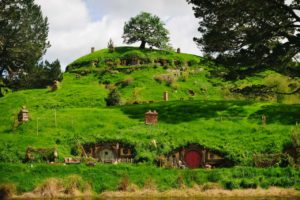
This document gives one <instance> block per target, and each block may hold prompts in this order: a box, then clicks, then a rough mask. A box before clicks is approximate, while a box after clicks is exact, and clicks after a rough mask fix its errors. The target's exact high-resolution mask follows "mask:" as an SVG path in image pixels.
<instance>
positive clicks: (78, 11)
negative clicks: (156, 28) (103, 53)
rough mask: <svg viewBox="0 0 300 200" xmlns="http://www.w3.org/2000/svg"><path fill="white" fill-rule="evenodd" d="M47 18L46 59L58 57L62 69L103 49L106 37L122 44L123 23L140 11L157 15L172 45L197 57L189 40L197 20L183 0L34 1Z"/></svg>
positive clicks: (193, 44) (194, 48)
mask: <svg viewBox="0 0 300 200" xmlns="http://www.w3.org/2000/svg"><path fill="white" fill-rule="evenodd" d="M36 3H37V4H39V5H41V7H42V11H43V14H44V15H45V16H47V17H48V19H49V25H50V31H49V40H50V43H51V48H50V49H48V51H47V54H46V56H45V57H46V59H48V60H50V61H52V60H54V59H56V58H58V59H59V60H60V61H61V63H62V65H63V67H65V66H66V65H67V64H69V63H70V62H72V61H73V60H75V59H76V58H78V57H80V56H83V55H85V54H87V53H89V51H90V48H91V47H92V46H94V47H96V49H102V48H105V47H106V45H107V42H108V40H109V38H112V39H113V41H114V42H115V44H116V45H118V46H120V45H124V44H123V43H122V38H121V36H122V31H123V25H124V22H125V21H127V20H128V19H129V18H130V17H133V16H135V15H136V14H138V13H139V12H141V11H147V12H151V13H154V14H156V15H158V16H159V17H160V18H161V19H162V20H164V21H165V22H166V25H167V28H168V29H169V30H170V37H171V43H172V45H173V46H174V47H175V48H177V47H180V48H181V50H182V51H183V52H188V53H194V54H199V53H200V52H199V50H198V49H197V47H196V44H195V43H194V42H193V40H192V38H193V37H194V36H197V35H198V32H197V26H198V23H197V19H195V17H194V15H193V11H192V9H191V6H190V5H188V4H187V3H186V1H185V0H152V1H149V0H109V1H107V0H36Z"/></svg>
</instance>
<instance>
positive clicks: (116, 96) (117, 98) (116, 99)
mask: <svg viewBox="0 0 300 200" xmlns="http://www.w3.org/2000/svg"><path fill="white" fill-rule="evenodd" d="M105 101H106V105H107V106H115V105H120V103H121V94H120V93H119V92H118V91H117V90H116V89H114V90H112V91H111V92H110V93H109V94H108V97H107V98H105Z"/></svg>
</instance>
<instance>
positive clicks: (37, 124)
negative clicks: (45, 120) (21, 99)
mask: <svg viewBox="0 0 300 200" xmlns="http://www.w3.org/2000/svg"><path fill="white" fill-rule="evenodd" d="M36 135H37V136H39V118H37V119H36Z"/></svg>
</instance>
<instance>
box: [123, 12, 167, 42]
mask: <svg viewBox="0 0 300 200" xmlns="http://www.w3.org/2000/svg"><path fill="white" fill-rule="evenodd" d="M164 25H165V24H164V23H163V22H162V21H161V20H160V18H159V17H158V16H155V15H152V14H150V13H146V12H142V13H140V14H139V15H137V16H136V17H132V18H131V19H130V20H129V21H128V22H125V26H124V33H123V39H124V42H125V43H127V44H133V43H136V42H141V45H140V48H145V46H146V44H148V45H150V46H154V47H157V48H162V47H165V46H167V44H168V42H169V36H168V35H169V31H168V30H167V29H166V28H165V27H164Z"/></svg>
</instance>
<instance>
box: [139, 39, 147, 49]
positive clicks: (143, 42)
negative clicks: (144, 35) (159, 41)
mask: <svg viewBox="0 0 300 200" xmlns="http://www.w3.org/2000/svg"><path fill="white" fill-rule="evenodd" d="M145 47H146V41H142V43H141V46H140V48H141V49H145Z"/></svg>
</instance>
